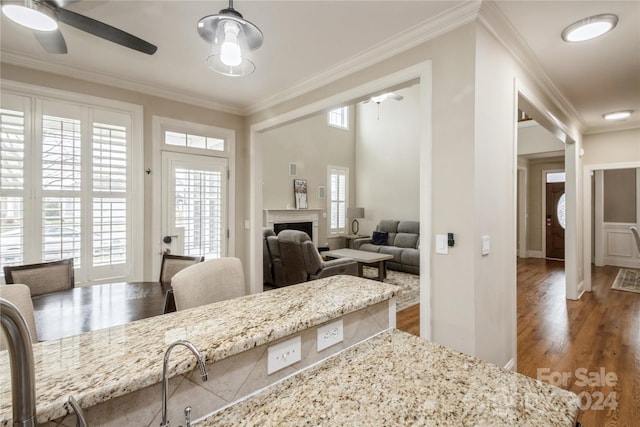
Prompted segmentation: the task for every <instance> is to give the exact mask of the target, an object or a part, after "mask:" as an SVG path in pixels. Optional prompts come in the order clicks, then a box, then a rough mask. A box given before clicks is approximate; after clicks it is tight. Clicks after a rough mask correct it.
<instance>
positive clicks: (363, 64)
mask: <svg viewBox="0 0 640 427" xmlns="http://www.w3.org/2000/svg"><path fill="white" fill-rule="evenodd" d="M481 6H482V1H480V0H472V1H467V2H464V3H462V4H460V5H459V6H457V7H455V8H452V9H449V10H447V11H445V12H443V13H441V14H440V15H437V16H435V17H433V18H430V19H428V20H426V21H423V22H422V23H420V24H417V25H415V26H413V27H411V28H409V29H407V30H405V31H404V32H403V33H400V34H398V35H396V36H393V37H392V38H391V39H389V40H386V41H384V42H381V43H379V44H377V45H374V46H372V47H371V48H369V49H367V50H365V51H363V52H361V53H359V54H358V55H356V56H354V57H352V58H351V59H348V60H346V61H344V62H343V63H341V64H340V65H337V66H335V67H332V68H329V69H326V70H324V71H322V72H320V73H318V74H316V75H314V76H312V77H310V78H308V79H305V80H303V81H300V82H298V83H297V84H295V85H294V86H292V87H290V88H288V89H286V90H284V91H282V92H280V93H277V94H275V95H272V96H269V97H267V98H264V99H262V100H261V101H258V102H257V103H255V104H253V105H251V106H248V107H246V108H244V109H243V110H242V114H243V115H250V114H254V113H257V112H259V111H262V110H266V109H268V108H271V107H273V106H275V105H277V104H281V103H283V102H285V101H288V100H290V99H293V98H295V97H298V96H300V95H304V94H305V93H307V92H310V91H312V90H315V89H318V88H321V87H323V86H326V85H328V84H330V83H332V82H334V81H336V80H339V79H341V78H343V77H346V76H348V75H351V74H354V73H356V72H358V71H361V70H364V69H366V68H368V67H371V66H372V65H374V64H377V63H379V62H381V61H383V60H385V59H388V58H391V57H393V56H395V55H397V54H399V53H401V52H404V51H407V50H409V49H411V48H413V47H416V46H419V45H421V44H422V43H425V42H426V41H428V40H431V39H434V38H436V37H438V36H440V35H442V34H444V33H447V32H449V31H451V30H453V29H455V28H458V27H461V26H463V25H465V24H467V23H469V22H472V21H474V20H475V19H476V18H477V16H478V14H479V12H480V7H481Z"/></svg>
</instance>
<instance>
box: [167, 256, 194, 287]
mask: <svg viewBox="0 0 640 427" xmlns="http://www.w3.org/2000/svg"><path fill="white" fill-rule="evenodd" d="M202 261H204V257H203V256H186V255H171V254H163V255H162V264H161V265H160V279H159V282H161V283H166V284H170V283H171V278H172V277H173V276H174V275H175V274H176V273H177V272H178V271H180V270H182V269H184V268H187V267H189V266H191V265H193V264H197V263H199V262H202Z"/></svg>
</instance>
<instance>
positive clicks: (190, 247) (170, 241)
mask: <svg viewBox="0 0 640 427" xmlns="http://www.w3.org/2000/svg"><path fill="white" fill-rule="evenodd" d="M162 165H163V171H162V176H163V184H162V194H163V197H162V209H163V211H162V225H163V227H162V236H161V239H162V247H163V249H164V251H165V253H172V254H174V255H191V256H198V255H200V256H204V257H205V258H221V257H224V256H226V255H227V250H228V230H227V221H228V218H227V217H228V213H227V212H228V206H227V203H228V202H227V200H228V161H227V159H225V158H218V157H209V156H199V155H194V154H183V153H173V152H168V151H165V152H163V153H162Z"/></svg>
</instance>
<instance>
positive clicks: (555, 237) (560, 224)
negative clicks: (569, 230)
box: [546, 182, 566, 259]
mask: <svg viewBox="0 0 640 427" xmlns="http://www.w3.org/2000/svg"><path fill="white" fill-rule="evenodd" d="M546 193H547V200H546V241H547V247H546V257H547V258H556V259H564V229H565V227H566V216H565V206H566V195H565V192H564V182H550V183H547V188H546Z"/></svg>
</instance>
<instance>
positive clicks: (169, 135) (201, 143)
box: [164, 131, 224, 151]
mask: <svg viewBox="0 0 640 427" xmlns="http://www.w3.org/2000/svg"><path fill="white" fill-rule="evenodd" d="M164 143H165V144H169V145H176V146H179V147H190V148H203V149H205V150H213V151H224V139H221V138H211V137H208V136H202V135H192V134H189V133H180V132H172V131H166V132H165V134H164Z"/></svg>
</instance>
